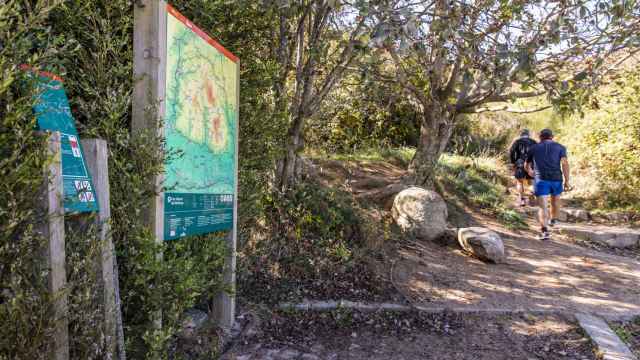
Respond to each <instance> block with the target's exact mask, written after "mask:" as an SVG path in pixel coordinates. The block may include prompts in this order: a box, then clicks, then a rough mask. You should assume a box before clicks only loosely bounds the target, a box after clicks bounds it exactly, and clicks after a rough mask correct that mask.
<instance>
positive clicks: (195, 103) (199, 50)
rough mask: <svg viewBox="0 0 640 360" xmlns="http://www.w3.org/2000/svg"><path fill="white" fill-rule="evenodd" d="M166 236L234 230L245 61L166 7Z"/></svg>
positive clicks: (169, 7) (173, 237)
mask: <svg viewBox="0 0 640 360" xmlns="http://www.w3.org/2000/svg"><path fill="white" fill-rule="evenodd" d="M166 34H167V35H166V78H165V79H166V81H165V84H164V85H165V94H166V96H165V99H166V102H165V117H164V123H163V125H164V129H163V132H164V137H165V140H166V145H165V146H166V150H167V153H168V154H169V156H167V160H166V162H165V173H164V188H165V191H164V224H163V228H164V231H163V232H164V240H173V239H178V238H181V237H185V236H189V235H198V234H205V233H210V232H215V231H221V230H231V229H232V228H233V226H234V207H235V197H236V188H237V145H238V88H239V86H238V79H239V65H238V58H237V57H235V56H234V55H233V54H231V53H230V52H229V51H227V50H226V49H225V48H224V47H222V46H221V45H220V44H219V43H217V42H216V41H215V40H213V39H212V38H211V37H209V36H208V35H207V34H206V33H205V32H204V31H202V30H200V29H199V28H198V27H197V26H196V25H194V24H193V23H192V22H191V21H189V20H188V19H187V18H186V17H184V16H183V15H182V14H180V13H179V12H178V11H177V10H175V9H174V8H173V7H171V6H170V5H167V6H166Z"/></svg>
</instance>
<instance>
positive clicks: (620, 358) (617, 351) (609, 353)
mask: <svg viewBox="0 0 640 360" xmlns="http://www.w3.org/2000/svg"><path fill="white" fill-rule="evenodd" d="M575 317H576V320H578V323H579V324H580V327H582V328H583V329H584V331H585V332H586V333H587V335H588V336H589V337H590V338H591V340H593V342H594V343H595V345H596V346H597V347H598V350H599V352H600V353H601V354H602V360H638V358H637V357H636V356H635V355H633V353H632V352H631V350H629V347H628V346H627V345H626V344H625V343H624V342H623V341H622V340H621V339H620V338H619V337H618V335H616V333H615V332H614V331H613V330H611V328H610V327H609V325H608V324H607V322H606V321H604V320H603V319H602V318H600V317H597V316H594V315H590V314H584V313H578V314H576V315H575Z"/></svg>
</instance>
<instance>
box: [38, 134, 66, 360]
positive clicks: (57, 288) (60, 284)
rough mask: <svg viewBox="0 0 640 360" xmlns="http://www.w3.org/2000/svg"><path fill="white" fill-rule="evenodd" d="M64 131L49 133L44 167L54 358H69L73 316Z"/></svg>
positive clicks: (60, 359) (45, 224)
mask: <svg viewBox="0 0 640 360" xmlns="http://www.w3.org/2000/svg"><path fill="white" fill-rule="evenodd" d="M60 141H61V140H60V133H59V132H57V131H56V132H52V133H51V134H50V135H49V136H48V153H49V155H50V156H52V157H53V161H52V162H51V163H50V164H49V165H48V166H47V168H46V169H44V178H45V184H44V188H45V189H46V194H45V207H46V215H47V217H46V219H45V222H44V236H45V237H46V238H47V239H48V240H49V242H48V248H47V250H48V251H47V257H48V259H47V260H48V264H49V291H50V293H51V294H52V296H53V299H54V303H53V319H54V321H55V331H54V335H53V348H52V349H51V351H52V359H54V360H68V359H69V319H68V313H67V311H68V294H67V292H66V289H65V287H66V285H67V271H66V269H65V260H66V259H65V240H64V204H63V195H62V189H63V182H62V149H61V147H60Z"/></svg>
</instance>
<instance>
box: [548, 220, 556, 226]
mask: <svg viewBox="0 0 640 360" xmlns="http://www.w3.org/2000/svg"><path fill="white" fill-rule="evenodd" d="M556 225H558V220H556V219H551V220H549V226H551V227H554V226H556Z"/></svg>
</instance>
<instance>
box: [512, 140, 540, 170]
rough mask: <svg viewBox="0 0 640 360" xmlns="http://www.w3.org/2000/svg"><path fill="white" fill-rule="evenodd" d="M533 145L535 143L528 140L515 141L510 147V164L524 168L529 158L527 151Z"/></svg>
mask: <svg viewBox="0 0 640 360" xmlns="http://www.w3.org/2000/svg"><path fill="white" fill-rule="evenodd" d="M535 144H536V142H535V141H534V140H532V139H530V138H520V139H518V140H516V142H515V143H514V144H513V146H512V147H511V162H512V163H514V164H516V166H518V167H522V166H524V163H525V161H526V160H527V157H528V156H529V149H530V148H531V147H532V146H533V145H535Z"/></svg>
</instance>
